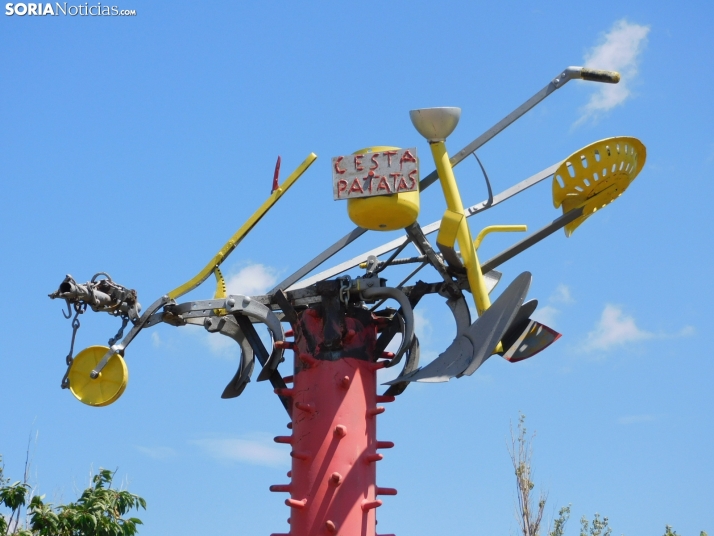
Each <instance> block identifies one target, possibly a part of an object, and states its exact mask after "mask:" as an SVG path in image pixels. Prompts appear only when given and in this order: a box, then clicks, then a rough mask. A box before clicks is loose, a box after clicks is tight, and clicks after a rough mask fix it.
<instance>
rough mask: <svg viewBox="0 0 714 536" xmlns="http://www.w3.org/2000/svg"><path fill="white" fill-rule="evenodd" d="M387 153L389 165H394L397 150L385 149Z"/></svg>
mask: <svg viewBox="0 0 714 536" xmlns="http://www.w3.org/2000/svg"><path fill="white" fill-rule="evenodd" d="M384 154H386V155H387V167H392V157H393V156H394V155H395V154H397V151H384Z"/></svg>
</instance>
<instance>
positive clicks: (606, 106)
mask: <svg viewBox="0 0 714 536" xmlns="http://www.w3.org/2000/svg"><path fill="white" fill-rule="evenodd" d="M649 31H650V27H649V26H642V25H640V24H631V23H629V22H627V21H626V20H625V19H622V20H619V21H617V22H615V24H614V25H613V26H612V28H611V29H610V31H609V32H608V33H606V34H605V35H604V37H603V40H602V42H601V43H600V44H599V45H597V46H596V47H594V48H593V49H592V50H591V51H590V52H589V53H588V54H586V56H585V60H584V63H585V67H591V68H594V69H604V70H609V71H618V72H619V73H620V75H621V79H620V82H619V83H618V84H601V83H598V84H597V86H596V87H597V90H596V92H595V93H593V94H592V95H591V97H590V100H589V101H588V103H587V104H586V105H585V106H584V107H583V109H582V115H581V117H580V119H578V121H577V122H576V125H577V124H579V123H582V122H584V121H586V120H588V119H591V118H592V119H596V118H597V117H598V116H599V115H601V114H602V113H604V112H607V111H608V110H611V109H612V108H614V107H615V106H619V105H620V104H622V103H623V102H625V100H626V99H627V98H628V97H629V96H630V94H631V91H630V85H631V84H632V82H633V80H634V79H635V78H636V76H637V72H638V67H639V61H640V54H641V53H642V50H643V49H644V47H645V44H646V43H647V34H648V33H649ZM588 83H589V84H593V83H592V82H588Z"/></svg>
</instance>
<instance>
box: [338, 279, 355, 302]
mask: <svg viewBox="0 0 714 536" xmlns="http://www.w3.org/2000/svg"><path fill="white" fill-rule="evenodd" d="M351 286H352V278H351V277H350V276H348V275H346V276H344V277H340V301H341V302H342V303H344V304H345V307H348V306H349V304H350V287H351Z"/></svg>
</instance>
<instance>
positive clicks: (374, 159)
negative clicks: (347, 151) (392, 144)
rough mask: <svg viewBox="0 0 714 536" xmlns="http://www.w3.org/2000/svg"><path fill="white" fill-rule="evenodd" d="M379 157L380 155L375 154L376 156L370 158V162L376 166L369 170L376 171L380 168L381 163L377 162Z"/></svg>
mask: <svg viewBox="0 0 714 536" xmlns="http://www.w3.org/2000/svg"><path fill="white" fill-rule="evenodd" d="M378 156H379V153H374V154H373V155H372V158H370V160H372V164H374V165H373V166H372V167H371V168H369V169H371V170H375V169H377V168H378V167H379V162H377V157H378Z"/></svg>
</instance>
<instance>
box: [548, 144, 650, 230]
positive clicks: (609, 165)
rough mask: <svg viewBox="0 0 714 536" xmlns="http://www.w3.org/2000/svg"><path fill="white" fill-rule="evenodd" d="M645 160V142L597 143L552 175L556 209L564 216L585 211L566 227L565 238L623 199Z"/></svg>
mask: <svg viewBox="0 0 714 536" xmlns="http://www.w3.org/2000/svg"><path fill="white" fill-rule="evenodd" d="M646 158H647V150H646V149H645V146H644V145H643V144H642V142H641V141H640V140H638V139H637V138H632V137H629V136H619V137H616V138H607V139H604V140H600V141H596V142H595V143H591V144H590V145H588V146H587V147H583V148H582V149H580V150H579V151H576V152H574V153H573V154H571V155H570V156H569V157H568V158H566V159H565V160H564V161H563V163H562V164H561V165H560V166H559V167H558V169H557V170H556V171H555V173H554V174H553V205H554V206H555V208H558V207H560V206H561V205H562V207H563V214H566V213H567V212H569V211H570V210H572V209H574V208H577V207H583V215H582V216H580V217H579V218H577V219H575V220H573V221H572V222H570V223H569V224H568V225H566V226H565V234H566V236H570V235H571V234H572V233H573V231H575V229H576V228H577V227H578V226H579V225H580V224H581V223H583V222H584V221H585V220H586V219H587V218H588V217H590V216H591V215H592V214H594V213H595V212H597V211H598V210H600V209H601V208H603V207H605V206H606V205H608V204H610V203H612V202H613V201H614V200H615V199H617V198H618V197H620V196H621V195H622V193H623V192H624V191H625V190H626V189H627V187H628V186H629V185H630V183H631V182H632V181H633V180H635V177H637V175H638V174H639V172H640V170H642V167H643V166H644V165H645V160H646Z"/></svg>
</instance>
